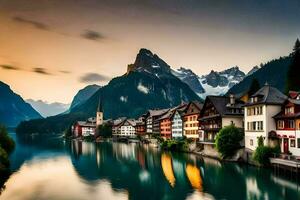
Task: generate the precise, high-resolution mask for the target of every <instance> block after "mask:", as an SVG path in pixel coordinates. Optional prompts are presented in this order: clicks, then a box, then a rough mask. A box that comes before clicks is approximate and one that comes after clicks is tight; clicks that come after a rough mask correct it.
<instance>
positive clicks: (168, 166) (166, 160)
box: [161, 153, 176, 187]
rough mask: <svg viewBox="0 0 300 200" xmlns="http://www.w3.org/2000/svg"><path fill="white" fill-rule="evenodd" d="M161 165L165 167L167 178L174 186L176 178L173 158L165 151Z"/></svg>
mask: <svg viewBox="0 0 300 200" xmlns="http://www.w3.org/2000/svg"><path fill="white" fill-rule="evenodd" d="M161 167H162V169H163V172H164V175H165V177H166V179H167V180H168V182H169V183H170V185H171V186H172V187H174V186H175V181H176V180H175V176H174V172H173V166H172V158H171V156H170V155H169V154H166V153H163V154H162V155H161Z"/></svg>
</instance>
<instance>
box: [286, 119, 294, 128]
mask: <svg viewBox="0 0 300 200" xmlns="http://www.w3.org/2000/svg"><path fill="white" fill-rule="evenodd" d="M287 128H295V121H294V120H288V127H287Z"/></svg>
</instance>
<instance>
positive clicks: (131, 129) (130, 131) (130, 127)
mask: <svg viewBox="0 0 300 200" xmlns="http://www.w3.org/2000/svg"><path fill="white" fill-rule="evenodd" d="M120 129H121V131H120V136H121V137H134V136H136V132H135V120H134V119H126V120H125V121H123V123H122V124H121V126H120Z"/></svg>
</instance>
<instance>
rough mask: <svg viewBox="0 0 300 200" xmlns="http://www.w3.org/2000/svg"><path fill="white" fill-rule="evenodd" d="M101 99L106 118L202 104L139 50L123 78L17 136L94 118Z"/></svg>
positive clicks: (32, 123) (167, 70)
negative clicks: (196, 101)
mask: <svg viewBox="0 0 300 200" xmlns="http://www.w3.org/2000/svg"><path fill="white" fill-rule="evenodd" d="M100 99H101V100H102V105H103V110H104V118H105V119H109V118H112V119H115V118H118V117H121V116H125V117H130V118H131V117H133V118H136V117H138V116H140V115H141V114H143V113H145V112H146V111H147V110H149V109H155V108H168V107H171V106H175V105H178V104H180V103H181V102H182V101H185V102H187V101H193V100H198V101H201V99H200V98H199V97H198V96H197V95H196V94H195V93H194V92H193V90H192V89H191V88H190V87H189V86H188V85H187V84H186V83H184V82H182V81H181V80H180V79H179V78H177V77H176V76H174V75H173V74H172V70H171V67H170V66H169V65H168V64H167V63H166V62H165V61H163V60H162V59H161V58H159V57H158V56H157V55H156V54H153V53H152V52H151V51H149V50H147V49H141V50H140V51H139V53H138V55H137V56H136V59H135V62H134V63H133V64H130V65H128V67H127V72H126V73H125V74H124V75H122V76H120V77H116V78H114V79H112V80H111V81H110V82H109V83H108V84H107V85H105V86H103V87H101V88H99V89H98V90H97V91H96V92H95V94H93V95H92V96H91V97H90V98H89V99H87V100H86V101H85V102H84V103H82V104H80V105H77V106H75V107H73V108H71V109H70V113H68V114H65V115H59V116H54V117H48V118H46V119H43V120H32V121H29V122H24V123H21V124H20V125H19V126H18V128H17V133H32V132H40V133H52V132H62V131H63V130H64V129H66V128H67V127H68V126H69V125H70V124H72V123H73V122H74V121H75V120H79V119H86V118H88V117H91V116H95V112H96V109H97V106H98V104H99V100H100Z"/></svg>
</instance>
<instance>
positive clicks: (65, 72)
mask: <svg viewBox="0 0 300 200" xmlns="http://www.w3.org/2000/svg"><path fill="white" fill-rule="evenodd" d="M59 72H60V73H63V74H70V73H71V72H70V71H66V70H60V71H59Z"/></svg>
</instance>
